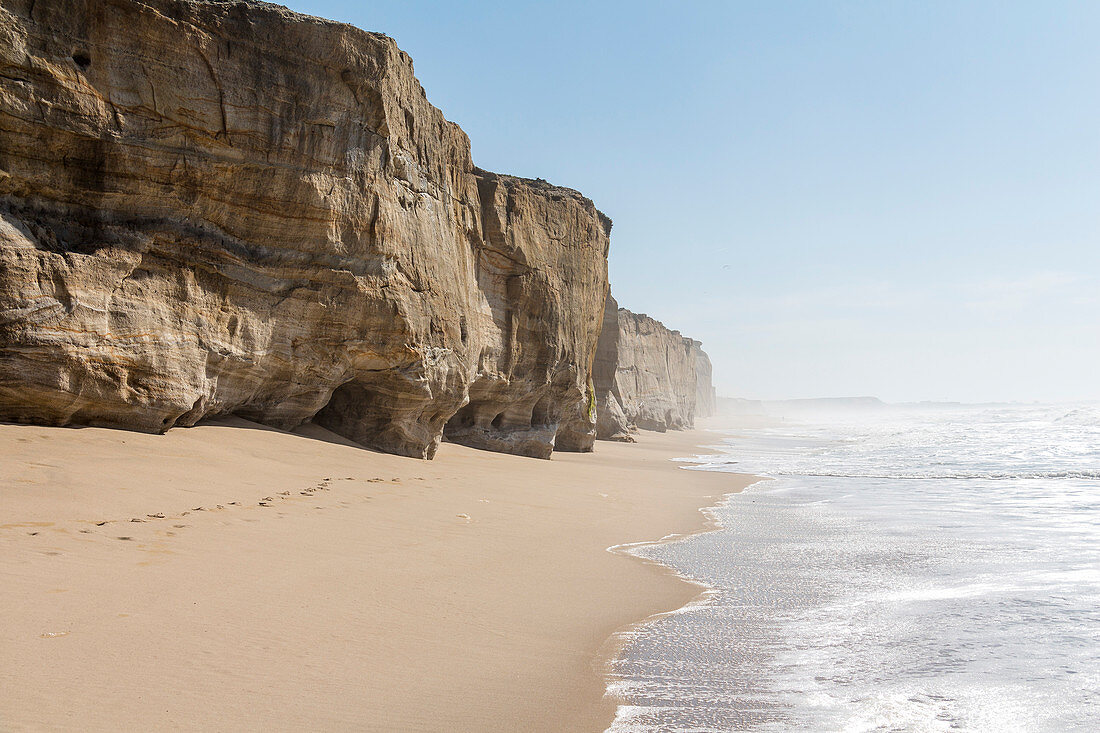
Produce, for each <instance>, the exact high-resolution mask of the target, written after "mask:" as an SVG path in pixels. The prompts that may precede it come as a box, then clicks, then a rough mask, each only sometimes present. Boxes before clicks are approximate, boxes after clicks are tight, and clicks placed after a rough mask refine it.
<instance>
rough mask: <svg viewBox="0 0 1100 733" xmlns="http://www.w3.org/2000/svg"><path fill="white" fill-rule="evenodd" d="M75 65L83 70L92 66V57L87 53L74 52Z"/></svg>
mask: <svg viewBox="0 0 1100 733" xmlns="http://www.w3.org/2000/svg"><path fill="white" fill-rule="evenodd" d="M73 63H74V64H76V65H77V66H79V67H80V68H82V69H87V68H88V67H89V66H91V65H92V57H91V56H89V55H88V53H87V52H86V51H73Z"/></svg>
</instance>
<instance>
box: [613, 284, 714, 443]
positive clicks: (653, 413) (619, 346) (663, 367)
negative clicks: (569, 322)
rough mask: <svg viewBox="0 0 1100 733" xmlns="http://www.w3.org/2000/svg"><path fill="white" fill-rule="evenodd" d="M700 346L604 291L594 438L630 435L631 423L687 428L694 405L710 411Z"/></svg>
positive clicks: (707, 371)
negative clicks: (634, 311) (629, 307)
mask: <svg viewBox="0 0 1100 733" xmlns="http://www.w3.org/2000/svg"><path fill="white" fill-rule="evenodd" d="M701 347H702V344H701V343H700V342H698V341H693V340H692V339H689V338H685V337H683V336H681V335H680V332H679V331H671V330H669V329H668V328H666V327H665V326H664V325H663V324H662V323H661V322H660V321H656V320H654V319H652V318H650V317H649V316H647V315H645V314H639V313H632V312H630V311H628V310H626V309H625V308H618V307H617V303H616V302H615V300H614V298H611V297H610V295H609V296H608V298H607V302H606V303H605V309H604V326H603V332H602V333H601V334H600V340H599V344H598V347H597V350H596V361H595V364H594V367H593V377H594V379H595V382H596V400H597V409H598V421H597V437H599V438H601V439H605V440H631V439H632V438H630V432H631V431H632V430H634V429H637V428H642V429H645V430H658V431H662V432H663V431H665V430H669V429H674V430H680V429H684V428H690V427H692V426H693V425H694V422H695V417H696V415H697V414H699V413H698V408H699V405H700V404H702V408H703V410H713V400H712V399H709V398H708V397H707V396H710V395H713V387H712V386H711V371H710V359H709V358H708V357H707V355H706V353H705V352H703V350H702V348H701ZM707 414H709V412H708V413H707Z"/></svg>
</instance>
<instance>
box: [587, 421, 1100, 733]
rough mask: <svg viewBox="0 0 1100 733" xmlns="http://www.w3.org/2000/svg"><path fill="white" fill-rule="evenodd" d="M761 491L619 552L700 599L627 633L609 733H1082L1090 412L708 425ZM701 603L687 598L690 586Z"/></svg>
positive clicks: (1092, 436) (1091, 611) (1096, 696)
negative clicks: (664, 573)
mask: <svg viewBox="0 0 1100 733" xmlns="http://www.w3.org/2000/svg"><path fill="white" fill-rule="evenodd" d="M714 443H715V445H714V453H713V454H709V455H704V456H698V457H696V459H695V463H694V464H693V465H692V466H691V468H689V469H688V470H705V471H732V472H739V473H752V474H757V475H761V476H765V477H768V480H764V481H761V482H759V483H756V484H754V485H753V486H751V487H749V488H748V489H747V490H745V491H744V492H742V493H740V494H733V495H731V496H729V497H727V498H726V500H724V501H723V502H722V503H721V504H720V505H719V506H717V507H715V508H713V509H711V510H709V512H710V513H711V516H712V517H713V518H714V519H715V520H716V521H717V522H719V523H720V526H721V527H722V528H721V529H720V530H718V531H715V532H710V533H705V534H699V535H692V536H690V537H687V538H683V539H679V540H674V541H666V542H660V543H655V544H643V545H635V546H630V547H629V548H623V549H622V551H628V552H631V553H633V554H636V555H639V556H641V557H644V558H647V559H650V560H653V561H657V562H661V563H664V564H667V565H669V566H671V567H672V568H674V569H675V570H676V571H678V572H679V573H681V574H682V575H684V576H686V577H688V578H691V579H693V580H695V581H697V582H699V583H700V584H701V586H702V587H703V588H705V589H706V590H705V592H704V594H703V595H702V596H701V597H700V598H699V599H698V600H697V601H696V602H694V603H692V604H690V605H689V606H687V607H685V608H683V609H680V610H679V611H677V612H674V613H671V614H669V615H666V616H662V617H659V618H657V619H653V620H650V621H649V622H647V623H644V624H642V625H640V626H638V627H637V628H635V629H633V630H632V631H630V632H627V633H626V634H625V635H624V636H625V639H624V642H625V646H624V647H623V649H622V652H621V654H620V655H619V657H618V658H617V659H616V660H615V661H614V663H613V664H612V670H611V674H610V682H609V693H610V694H613V695H615V696H617V697H618V699H620V700H621V701H622V703H621V704H620V706H619V708H618V713H617V716H616V719H615V722H614V723H613V725H612V726H611V728H610V730H611V731H613V733H642V732H645V731H662V732H663V731H693V732H702V731H740V730H744V731H997V732H1002V731H1058V732H1059V733H1061V732H1064V731H1096V730H1100V408H1098V407H1096V406H1089V405H1083V406H1076V407H1067V406H1050V405H1026V406H1022V405H1010V406H975V407H960V406H938V407H937V406H924V407H913V408H905V409H903V408H884V409H881V410H865V411H860V412H859V413H851V414H848V415H844V414H837V415H834V416H821V415H819V416H814V417H811V418H800V419H797V420H796V419H784V420H781V421H776V422H773V423H772V424H771V426H770V427H761V428H753V429H742V430H730V431H715V432H714ZM701 590H702V588H701Z"/></svg>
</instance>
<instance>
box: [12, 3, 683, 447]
mask: <svg viewBox="0 0 1100 733" xmlns="http://www.w3.org/2000/svg"><path fill="white" fill-rule="evenodd" d="M610 229H611V222H610V220H609V219H608V218H607V217H605V216H604V215H602V214H601V213H600V212H599V211H597V210H596V208H595V207H594V206H593V204H592V202H591V201H589V200H588V199H586V198H584V197H583V196H581V195H580V194H578V193H577V192H575V191H571V190H569V189H565V188H558V187H555V186H551V185H549V184H547V183H545V182H543V181H532V180H525V179H520V178H513V177H510V176H502V175H496V174H493V173H488V172H485V171H481V170H479V169H477V168H475V167H474V165H473V163H472V162H471V158H470V145H469V141H468V139H467V137H466V135H465V134H464V133H463V132H462V130H460V129H459V128H458V127H457V126H456V125H454V124H453V123H450V122H448V121H447V120H446V119H444V117H443V115H442V113H441V112H440V111H439V110H438V109H436V108H435V107H433V106H432V105H431V104H430V103H429V102H428V100H427V99H426V97H425V94H424V90H423V89H422V88H421V86H420V84H419V83H418V82H417V80H416V78H415V76H414V75H413V67H412V62H411V60H410V59H409V57H408V56H407V55H406V54H405V53H404V52H402V51H401V50H400V49H398V48H397V46H396V44H395V43H394V42H393V41H392V40H391V39H390V38H387V37H386V36H383V35H380V34H376V33H368V32H364V31H361V30H358V29H356V28H353V27H351V26H348V25H343V24H339V23H334V22H330V21H325V20H321V19H318V18H312V17H308V16H303V15H299V14H296V13H292V12H290V11H287V10H285V9H283V8H280V7H278V6H273V5H268V4H264V3H257V2H246V1H234V2H216V1H211V2H199V1H198V0H140V1H139V0H111V2H101V1H100V0H55V1H53V2H34V0H2V2H0V419H3V420H14V421H20V422H35V423H42V424H51V425H69V424H87V425H103V426H112V427H123V428H130V429H135V430H143V431H154V432H156V431H165V430H168V429H169V428H171V427H173V426H176V425H193V424H194V423H195V422H197V421H198V420H200V419H202V418H204V417H208V416H212V415H219V414H225V413H236V414H239V415H242V416H244V417H246V418H249V419H252V420H256V421H259V422H262V423H266V424H269V425H273V426H277V427H280V428H293V427H294V426H296V425H298V424H300V423H302V422H304V421H306V420H310V419H313V420H315V421H316V422H318V423H320V424H322V425H324V426H326V427H328V428H330V429H331V430H333V431H335V432H337V433H340V434H342V435H345V436H347V437H349V438H352V439H354V440H357V441H360V442H362V443H364V444H366V445H370V446H374V447H376V448H379V449H381V450H385V451H390V452H395V453H401V454H405V455H410V456H419V457H427V458H430V457H431V456H432V455H433V454H434V452H435V450H436V447H437V445H438V444H439V441H440V439H441V436H442V435H443V434H444V432H446V435H447V437H448V439H450V440H455V441H459V442H463V443H468V444H471V445H475V446H480V447H485V448H490V449H493V450H500V451H507V452H513V453H521V454H525V455H531V456H539V457H547V456H549V454H550V452H551V450H552V449H553V447H554V445H555V442H557V443H558V445H559V447H562V448H572V449H577V450H585V449H589V448H590V447H591V437H592V435H593V434H594V432H595V426H594V417H595V412H596V411H595V409H594V408H595V405H593V401H594V399H595V395H594V392H593V390H592V388H591V387H590V384H591V383H590V374H589V370H590V367H591V366H592V364H593V358H594V356H595V347H596V341H597V337H598V335H599V332H600V324H601V320H602V319H603V315H604V304H605V295H606V293H607V252H608V242H609V239H608V238H609V232H610ZM647 320H648V319H642V320H638V321H637V323H636V324H635V323H634V321H633V320H632V319H630V318H626V319H625V320H624V319H620V321H623V322H622V323H620V332H623V333H625V334H626V335H627V338H625V339H624V343H625V344H626V348H625V349H624V348H622V347H620V351H621V352H622V353H624V354H625V355H626V356H627V358H628V360H629V361H628V362H627V364H626V365H625V366H624V368H623V372H622V374H623V376H622V380H621V381H622V386H623V389H622V392H623V393H624V394H625V395H627V396H628V399H626V402H627V404H626V406H625V407H626V409H628V413H627V414H629V415H631V419H632V420H634V421H635V422H637V423H638V424H639V425H643V426H650V425H652V426H654V427H667V426H670V425H683V424H690V422H691V415H692V410H693V409H694V405H693V404H688V403H687V402H685V401H683V400H680V399H679V398H678V397H676V396H669V397H668V398H667V399H664V398H662V397H660V396H659V395H658V394H657V392H656V391H655V390H656V385H655V384H654V383H652V380H648V378H647V377H646V370H647V369H648V368H649V366H650V362H651V360H652V359H658V358H665V357H664V356H658V355H654V356H652V357H651V356H649V355H647V354H646V353H645V349H646V348H648V346H643V343H645V344H649V343H651V342H653V341H652V340H653V339H657V340H659V341H661V344H662V346H661V348H662V349H663V351H662V354H666V353H667V354H668V355H669V358H673V357H672V355H673V354H675V357H674V358H675V360H676V361H675V364H674V365H673V367H672V370H673V372H674V374H675V378H676V379H679V378H680V377H681V373H682V372H683V371H684V370H691V371H692V372H693V371H694V365H692V366H688V364H689V362H690V357H689V356H688V354H689V353H690V349H686V350H685V347H683V344H680V345H677V344H676V343H675V339H664V337H663V336H661V334H660V332H659V331H658V330H655V328H654V327H653V326H651V325H649V324H648V323H647V322H646V321H647ZM652 323H655V322H652ZM658 325H659V324H658ZM662 339H664V340H662ZM665 341H667V342H668V343H667V344H665ZM653 343H655V342H653ZM666 347H667V348H666ZM680 351H684V354H681V353H680ZM670 363H671V362H670ZM632 374H633V375H636V378H635V379H632V378H631V376H630V375H632ZM693 401H694V400H693ZM559 436H560V438H559Z"/></svg>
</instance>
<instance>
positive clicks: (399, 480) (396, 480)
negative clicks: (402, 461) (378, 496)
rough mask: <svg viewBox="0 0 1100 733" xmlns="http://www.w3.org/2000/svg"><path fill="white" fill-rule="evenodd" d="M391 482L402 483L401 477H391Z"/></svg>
mask: <svg viewBox="0 0 1100 733" xmlns="http://www.w3.org/2000/svg"><path fill="white" fill-rule="evenodd" d="M390 483H393V484H399V483H401V479H399V478H391V479H390Z"/></svg>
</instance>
